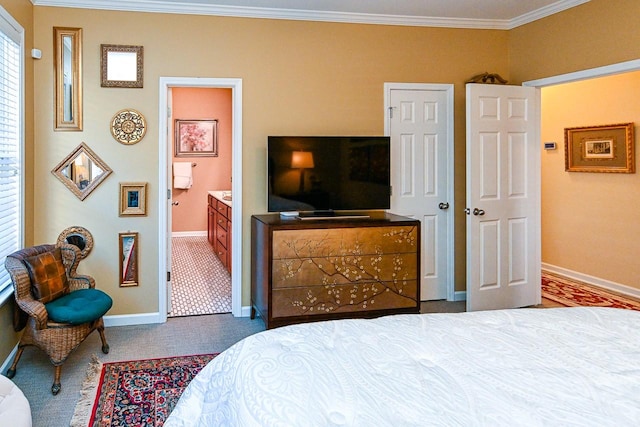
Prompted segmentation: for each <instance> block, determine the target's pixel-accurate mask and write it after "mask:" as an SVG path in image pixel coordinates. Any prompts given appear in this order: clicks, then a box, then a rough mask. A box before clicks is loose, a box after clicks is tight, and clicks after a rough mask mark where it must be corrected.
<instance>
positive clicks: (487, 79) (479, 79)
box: [465, 72, 507, 85]
mask: <svg viewBox="0 0 640 427" xmlns="http://www.w3.org/2000/svg"><path fill="white" fill-rule="evenodd" d="M465 83H485V84H501V85H506V84H507V80H505V79H503V78H502V77H500V74H497V73H491V74H490V73H487V72H484V73H482V74H478V75H477V76H473V77H471V78H470V79H469V80H467V81H466V82H465Z"/></svg>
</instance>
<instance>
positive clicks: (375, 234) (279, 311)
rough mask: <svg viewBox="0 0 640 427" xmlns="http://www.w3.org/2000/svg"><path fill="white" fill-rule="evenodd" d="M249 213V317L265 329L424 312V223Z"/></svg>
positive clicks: (383, 216) (396, 218)
mask: <svg viewBox="0 0 640 427" xmlns="http://www.w3.org/2000/svg"><path fill="white" fill-rule="evenodd" d="M372 215H373V216H372V217H371V218H367V219H338V218H334V219H331V220H297V219H281V218H280V216H279V215H277V214H276V215H254V216H252V218H251V232H252V236H251V259H252V265H251V317H252V318H254V317H255V315H256V314H258V315H260V317H262V319H263V320H264V322H265V326H266V327H267V329H269V328H273V327H278V326H282V325H287V324H291V323H300V322H308V321H314V320H328V319H337V318H346V317H377V316H381V315H386V314H394V313H418V312H419V311H420V284H419V277H420V262H419V260H420V222H419V221H417V220H413V219H410V218H406V217H401V216H398V215H392V214H385V213H374V214H372Z"/></svg>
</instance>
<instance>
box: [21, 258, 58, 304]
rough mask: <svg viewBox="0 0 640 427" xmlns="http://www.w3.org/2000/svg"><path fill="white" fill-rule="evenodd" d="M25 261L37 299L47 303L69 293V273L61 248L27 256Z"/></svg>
mask: <svg viewBox="0 0 640 427" xmlns="http://www.w3.org/2000/svg"><path fill="white" fill-rule="evenodd" d="M24 263H25V265H26V266H27V271H28V272H29V277H30V278H31V292H32V293H33V297H34V298H35V299H37V300H38V301H40V302H42V303H43V304H46V303H48V302H50V301H53V300H55V299H56V298H59V297H61V296H63V295H65V294H66V293H68V290H69V285H68V281H67V273H66V272H65V269H64V264H63V263H62V252H60V248H55V249H54V250H53V251H50V252H44V253H41V254H39V255H34V256H32V257H28V258H25V260H24Z"/></svg>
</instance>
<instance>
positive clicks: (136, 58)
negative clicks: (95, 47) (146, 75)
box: [100, 44, 144, 88]
mask: <svg viewBox="0 0 640 427" xmlns="http://www.w3.org/2000/svg"><path fill="white" fill-rule="evenodd" d="M100 51H101V55H100V86H102V87H126V88H140V87H142V84H143V71H144V70H143V59H144V58H143V52H144V48H143V47H142V46H125V45H115V44H102V45H100Z"/></svg>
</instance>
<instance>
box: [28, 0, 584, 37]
mask: <svg viewBox="0 0 640 427" xmlns="http://www.w3.org/2000/svg"><path fill="white" fill-rule="evenodd" d="M31 1H32V3H33V4H34V5H35V6H55V7H73V8H79V9H103V10H120V11H128V12H157V13H174V14H185V15H214V16H232V17H242V18H265V19H287V20H295V21H316V22H342V23H354V24H378V25H399V26H411V27H445V28H475V29H485V30H488V29H493V30H511V29H513V28H516V27H519V26H521V25H525V24H528V23H530V22H533V21H536V20H538V19H541V18H544V17H546V16H549V15H552V14H555V13H558V12H562V11H563V10H567V9H570V8H572V7H575V6H578V5H580V4H583V3H586V2H588V1H589V0H559V1H557V2H555V3H553V4H551V5H549V6H545V7H542V8H540V9H537V10H534V11H532V12H529V13H526V14H524V15H521V16H518V17H515V18H513V19H473V18H444V17H436V16H408V15H388V14H373V13H353V12H336V11H327V10H322V11H320V10H302V9H282V8H273V7H271V8H269V7H247V6H227V5H216V4H210V3H208V4H204V3H201V2H188V1H166V0H93V1H91V2H87V1H80V0H31Z"/></svg>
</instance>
